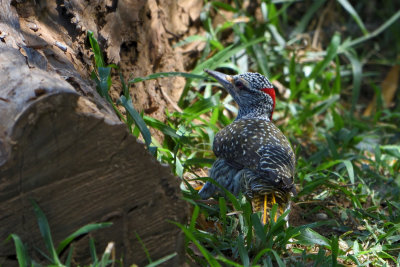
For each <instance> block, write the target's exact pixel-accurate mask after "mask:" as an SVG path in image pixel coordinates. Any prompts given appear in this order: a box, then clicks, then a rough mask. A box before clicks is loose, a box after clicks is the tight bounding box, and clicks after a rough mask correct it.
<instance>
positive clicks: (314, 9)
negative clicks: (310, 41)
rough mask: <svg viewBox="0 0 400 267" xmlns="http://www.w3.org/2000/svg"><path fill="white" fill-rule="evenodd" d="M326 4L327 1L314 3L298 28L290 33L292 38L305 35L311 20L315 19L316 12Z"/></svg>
mask: <svg viewBox="0 0 400 267" xmlns="http://www.w3.org/2000/svg"><path fill="white" fill-rule="evenodd" d="M324 3H325V0H316V1H313V4H312V5H311V6H310V7H308V8H307V13H306V14H305V15H304V16H303V17H302V18H301V20H300V22H299V23H298V24H297V26H296V28H295V29H294V30H293V31H292V32H291V33H290V37H291V38H294V37H296V35H298V34H300V33H303V32H304V31H305V29H306V27H307V26H308V23H309V22H310V20H311V19H312V18H313V17H314V14H315V12H317V10H318V9H319V8H320V7H321V6H322V5H323V4H324Z"/></svg>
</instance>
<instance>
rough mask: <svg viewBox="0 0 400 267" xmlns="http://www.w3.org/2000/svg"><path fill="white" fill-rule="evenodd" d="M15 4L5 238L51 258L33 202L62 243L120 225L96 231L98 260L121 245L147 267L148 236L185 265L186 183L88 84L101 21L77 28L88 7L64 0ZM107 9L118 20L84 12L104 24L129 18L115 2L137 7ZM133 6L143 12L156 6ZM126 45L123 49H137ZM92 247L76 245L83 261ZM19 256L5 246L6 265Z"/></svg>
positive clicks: (2, 123)
mask: <svg viewBox="0 0 400 267" xmlns="http://www.w3.org/2000/svg"><path fill="white" fill-rule="evenodd" d="M10 2H11V1H10V0H1V1H0V225H1V228H0V240H5V239H6V238H7V237H8V235H9V234H11V233H14V234H17V235H19V236H20V237H21V239H22V240H23V241H24V242H26V243H27V244H28V246H29V248H30V253H31V255H33V258H34V259H36V260H39V261H40V260H43V257H41V256H40V254H39V253H37V250H35V249H33V248H34V247H37V248H39V249H40V250H42V251H46V249H45V246H44V242H43V239H42V238H41V236H40V232H39V228H38V225H37V221H36V218H35V215H34V213H33V208H32V205H31V203H30V199H34V200H35V201H36V202H38V204H39V206H40V207H41V209H42V210H43V211H44V213H45V214H46V216H47V219H48V220H49V224H50V227H51V231H52V235H53V240H54V243H55V244H58V242H59V241H61V240H62V239H64V238H65V237H67V236H68V235H69V234H71V233H72V232H74V231H75V230H77V229H78V228H79V227H81V226H84V225H86V224H89V223H96V222H113V225H112V226H111V227H110V228H107V229H102V230H98V231H96V232H94V233H92V234H90V235H91V236H93V237H94V239H95V241H96V244H97V249H98V252H99V253H102V252H103V251H104V249H105V247H106V245H107V242H111V241H113V242H115V244H116V252H117V259H122V260H123V263H124V264H125V265H128V264H129V265H130V264H138V265H139V266H142V265H144V264H146V263H148V261H147V258H146V254H145V249H144V248H143V247H142V245H141V243H140V242H139V240H138V238H137V236H139V237H140V239H141V240H142V241H143V243H144V244H145V246H146V249H147V250H148V251H149V253H150V256H151V257H152V259H153V260H156V259H158V258H161V257H163V256H166V255H169V254H171V253H174V252H178V254H179V255H178V256H177V257H175V258H174V259H172V260H171V261H169V262H168V264H167V265H170V266H178V265H180V264H181V263H182V262H183V261H182V257H183V255H184V249H183V242H182V234H181V232H180V230H179V229H178V228H177V227H176V226H175V225H173V224H171V223H170V222H169V221H177V222H181V223H184V222H185V220H186V219H187V213H188V212H187V207H186V204H185V203H184V202H183V201H182V200H181V199H180V190H179V183H180V181H179V179H178V178H177V177H174V176H173V175H172V174H171V172H170V170H169V168H168V167H165V166H161V165H160V164H159V163H158V162H157V161H156V160H155V159H154V157H152V156H151V155H150V154H149V153H148V152H147V151H146V149H145V147H144V145H143V143H141V142H138V141H137V140H136V139H135V138H134V137H133V136H132V135H131V134H130V133H129V132H128V131H127V129H126V126H125V125H124V124H122V123H121V122H120V121H119V119H118V118H117V116H116V115H115V113H114V111H113V110H112V109H111V108H110V106H109V105H108V103H106V102H105V101H104V100H103V99H102V98H100V97H99V95H98V94H97V92H96V91H95V89H94V86H93V84H92V82H91V81H90V80H88V79H87V77H88V73H89V70H88V65H89V64H90V60H89V61H88V58H89V53H87V48H85V49H83V48H82V47H84V46H85V32H86V30H87V28H86V29H85V28H84V27H83V26H82V25H91V24H92V22H93V21H91V20H90V18H92V17H89V19H88V20H86V21H84V19H85V16H81V21H80V22H79V23H75V24H71V21H70V20H71V14H72V13H73V12H75V13H74V14H75V15H76V14H77V11H79V9H78V7H79V5H80V2H79V1H76V2H74V1H64V6H63V7H62V5H60V4H59V3H58V2H60V1H57V3H58V4H57V5H56V4H55V2H56V1H48V2H46V1H39V4H38V5H35V3H34V2H29V1H28V2H24V3H23V4H16V8H15V7H13V6H12V5H10ZM36 2H37V1H36ZM53 2H54V3H53ZM104 2H106V3H105V5H107V3H108V2H110V3H109V6H106V7H105V8H104V10H103V11H104V12H106V11H107V10H108V12H109V14H99V13H93V14H92V13H88V12H86V13H84V14H86V15H93V16H99V17H98V18H97V19H98V20H101V17H100V16H103V15H104V16H106V15H108V16H120V15H121V14H120V13H118V8H117V7H116V6H115V5H116V3H118V6H119V7H124V4H127V2H130V1H104ZM111 2H112V3H111ZM133 2H137V3H136V4H141V5H142V7H143V10H146V8H147V9H148V5H150V4H155V2H154V3H153V2H152V1H149V3H147V1H133ZM139 2H140V3H139ZM130 4H131V3H130ZM54 5H56V6H54ZM68 5H69V6H68ZM132 7H133V6H132V5H129V7H128V6H126V7H125V8H132ZM135 7H138V5H136V6H135ZM86 8H88V6H86ZM44 11H45V12H44ZM66 11H68V12H66ZM126 11H128V10H125V11H124V12H126ZM82 12H83V11H82ZM110 14H112V15H110ZM66 18H67V19H66ZM114 19H115V18H114ZM57 21H59V22H60V23H59V24H58V27H60V28H61V29H62V30H61V32H60V31H57V29H58V28H56V26H54V25H55V24H57V23H56V22H57ZM151 22H152V21H151V20H149V23H151ZM153 22H154V21H153ZM63 23H64V24H63ZM38 25H39V28H40V29H39V30H38ZM49 25H50V26H49ZM79 25H80V26H79ZM72 26H74V27H75V28H74V27H72ZM143 27H145V26H143ZM112 28H113V27H110V29H108V28H107V27H103V28H101V31H103V36H104V35H106V34H116V33H115V32H112ZM45 30H47V33H46V32H45ZM107 31H110V32H107ZM38 32H39V33H41V34H38ZM66 36H69V37H66ZM50 38H53V40H51V39H50ZM111 39H112V38H111V37H110V38H109V39H108V40H109V41H110V40H111ZM71 40H72V41H71ZM53 41H54V42H53ZM60 41H62V42H60ZM70 41H71V42H70ZM56 42H59V43H56ZM127 42H128V43H129V42H130V41H129V40H128V39H124V43H125V44H124V45H123V44H122V43H119V44H115V47H117V48H118V49H120V48H121V47H122V48H121V49H128V48H129V46H128V45H127V44H126V43H127ZM79 44H80V45H81V46H79ZM63 45H65V47H66V48H65V47H63ZM78 47H80V48H78ZM107 47H108V50H107V51H108V52H107V53H108V57H109V58H110V57H111V56H114V57H120V58H119V59H117V60H116V62H118V61H122V60H123V58H122V59H121V52H120V51H115V49H117V48H115V47H114V48H115V49H114V50H113V49H111V48H110V45H108V46H107ZM64 48H65V49H64ZM129 49H130V48H129ZM140 49H142V47H141V48H140ZM149 51H150V52H151V51H152V50H149ZM158 56H159V57H160V55H158ZM86 57H87V58H86ZM156 58H157V55H156ZM162 60H164V59H163V57H162V56H161V57H160V58H159V59H158V62H161V61H162ZM156 61H157V60H156ZM153 67H154V66H153ZM147 68H148V67H147ZM152 93H153V94H155V93H154V92H152ZM156 97H158V98H160V96H159V95H157V96H156ZM161 98H162V97H161ZM145 100H147V98H145ZM138 101H140V100H138ZM144 105H146V104H144ZM88 245H89V242H88V236H85V237H84V238H81V239H79V240H78V241H76V242H75V244H74V247H75V249H74V254H73V261H74V263H75V264H78V263H79V264H81V265H82V264H88V263H89V262H90V254H89V246H88ZM15 253H16V252H15V248H14V245H13V243H12V242H11V241H10V242H7V243H3V242H2V243H1V245H0V264H3V265H5V266H9V265H10V264H11V265H16V264H17V262H16V258H15Z"/></svg>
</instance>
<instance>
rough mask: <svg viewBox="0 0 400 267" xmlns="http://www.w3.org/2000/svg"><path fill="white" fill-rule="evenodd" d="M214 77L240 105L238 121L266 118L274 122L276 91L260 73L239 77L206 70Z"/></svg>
mask: <svg viewBox="0 0 400 267" xmlns="http://www.w3.org/2000/svg"><path fill="white" fill-rule="evenodd" d="M204 71H205V72H206V73H208V74H209V75H211V76H212V77H214V78H215V79H216V80H217V81H218V82H219V83H220V84H221V85H222V86H223V87H224V88H225V89H226V90H227V91H228V93H229V94H231V95H232V97H233V99H234V100H235V101H236V103H238V105H239V113H238V116H237V118H236V119H240V118H244V117H245V118H249V117H265V118H268V119H269V120H272V114H273V113H274V109H275V90H274V87H273V85H272V84H271V82H270V81H269V80H268V79H267V78H266V77H264V76H263V75H261V74H259V73H253V72H246V73H243V74H238V75H234V76H231V75H226V74H224V73H221V72H218V71H213V70H207V69H206V70H204Z"/></svg>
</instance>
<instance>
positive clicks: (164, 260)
mask: <svg viewBox="0 0 400 267" xmlns="http://www.w3.org/2000/svg"><path fill="white" fill-rule="evenodd" d="M176 255H178V253H176V252H174V253H172V254H170V255H167V256H165V257H162V258H161V259H159V260H156V261H153V262H152V263H150V264H147V265H146V266H145V267H155V266H158V265H160V264H162V263H164V262H166V261H169V260H170V259H172V258H173V257H175V256H176Z"/></svg>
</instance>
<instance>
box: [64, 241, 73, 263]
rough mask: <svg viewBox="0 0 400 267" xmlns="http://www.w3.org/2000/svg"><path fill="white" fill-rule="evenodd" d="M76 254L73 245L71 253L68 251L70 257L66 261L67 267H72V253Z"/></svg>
mask: <svg viewBox="0 0 400 267" xmlns="http://www.w3.org/2000/svg"><path fill="white" fill-rule="evenodd" d="M73 252H74V246H73V245H71V247H70V249H69V251H68V255H67V259H66V260H65V266H66V267H70V266H71V261H72V253H73Z"/></svg>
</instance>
